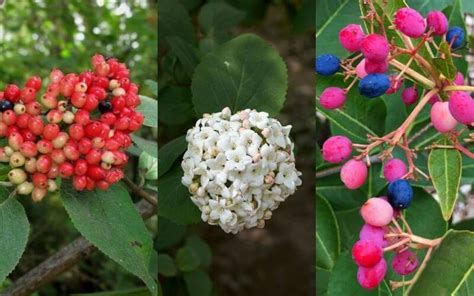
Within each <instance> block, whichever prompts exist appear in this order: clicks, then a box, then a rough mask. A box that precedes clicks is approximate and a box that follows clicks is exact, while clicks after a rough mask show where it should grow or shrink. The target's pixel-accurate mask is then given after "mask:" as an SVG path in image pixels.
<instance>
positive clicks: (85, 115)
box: [74, 110, 90, 125]
mask: <svg viewBox="0 0 474 296" xmlns="http://www.w3.org/2000/svg"><path fill="white" fill-rule="evenodd" d="M74 122H75V123H78V124H80V125H86V124H88V123H89V122H90V113H89V112H87V111H85V110H77V112H76V114H74Z"/></svg>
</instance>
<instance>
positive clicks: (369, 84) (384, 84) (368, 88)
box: [359, 74, 390, 98]
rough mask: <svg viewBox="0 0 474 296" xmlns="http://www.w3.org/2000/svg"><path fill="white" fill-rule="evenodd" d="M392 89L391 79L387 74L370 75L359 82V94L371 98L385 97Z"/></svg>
mask: <svg viewBox="0 0 474 296" xmlns="http://www.w3.org/2000/svg"><path fill="white" fill-rule="evenodd" d="M389 87H390V79H389V78H388V76H387V75H385V74H369V75H367V76H365V77H364V78H362V79H361V81H360V82H359V92H360V94H361V95H364V96H366V97H369V98H375V97H379V96H381V95H383V94H384V93H385V92H386V91H387V89H388V88H389Z"/></svg>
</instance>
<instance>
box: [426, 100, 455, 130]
mask: <svg viewBox="0 0 474 296" xmlns="http://www.w3.org/2000/svg"><path fill="white" fill-rule="evenodd" d="M431 123H432V124H433V126H434V128H435V129H436V130H437V131H438V132H440V133H447V132H449V131H452V130H453V129H454V128H455V127H456V124H457V123H458V122H457V121H456V119H455V118H454V117H453V116H452V115H451V112H449V103H448V102H436V103H435V104H434V105H433V107H431Z"/></svg>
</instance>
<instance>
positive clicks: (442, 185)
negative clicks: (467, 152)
mask: <svg viewBox="0 0 474 296" xmlns="http://www.w3.org/2000/svg"><path fill="white" fill-rule="evenodd" d="M428 169H429V173H430V176H431V179H432V181H433V186H434V187H435V189H436V192H437V193H438V196H439V204H440V207H441V212H442V213H443V218H444V220H446V221H448V220H449V218H451V215H452V214H453V211H454V205H455V203H456V199H457V196H458V189H459V184H460V181H461V170H462V157H461V153H460V152H459V151H457V150H455V149H433V150H432V151H431V152H430V156H429V157H428Z"/></svg>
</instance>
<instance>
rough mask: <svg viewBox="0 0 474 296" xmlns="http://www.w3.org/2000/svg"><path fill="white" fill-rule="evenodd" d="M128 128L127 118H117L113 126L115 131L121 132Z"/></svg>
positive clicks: (128, 120) (128, 119) (128, 121)
mask: <svg viewBox="0 0 474 296" xmlns="http://www.w3.org/2000/svg"><path fill="white" fill-rule="evenodd" d="M129 126H130V118H128V117H121V118H119V119H118V120H117V122H116V123H115V125H114V127H115V128H116V129H118V130H122V131H124V130H127V129H128V127H129Z"/></svg>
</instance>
